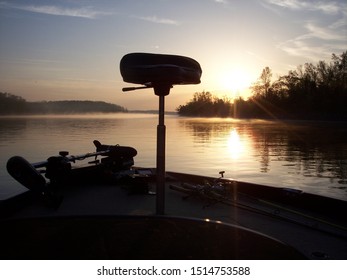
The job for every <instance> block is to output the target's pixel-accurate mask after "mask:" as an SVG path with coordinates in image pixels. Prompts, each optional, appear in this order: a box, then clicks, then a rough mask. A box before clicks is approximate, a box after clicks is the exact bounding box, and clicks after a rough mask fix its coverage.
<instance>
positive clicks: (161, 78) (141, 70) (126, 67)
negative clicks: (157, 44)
mask: <svg viewBox="0 0 347 280" xmlns="http://www.w3.org/2000/svg"><path fill="white" fill-rule="evenodd" d="M120 72H121V75H122V77H123V80H124V82H128V83H133V84H141V85H143V86H142V87H130V88H123V91H129V90H136V89H142V88H154V93H155V94H156V95H159V96H160V95H168V94H169V92H170V88H172V86H173V85H187V84H199V83H200V77H201V73H202V70H201V67H200V64H199V63H198V62H197V61H195V60H194V59H192V58H189V57H185V56H179V55H168V54H151V53H130V54H127V55H125V56H124V57H123V58H122V60H121V62H120Z"/></svg>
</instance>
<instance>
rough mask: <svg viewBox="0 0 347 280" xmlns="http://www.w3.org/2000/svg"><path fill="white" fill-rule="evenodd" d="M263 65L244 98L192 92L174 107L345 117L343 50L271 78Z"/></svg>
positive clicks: (205, 112)
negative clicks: (327, 60) (273, 78)
mask: <svg viewBox="0 0 347 280" xmlns="http://www.w3.org/2000/svg"><path fill="white" fill-rule="evenodd" d="M272 76H273V75H272V71H271V69H270V68H269V67H265V68H264V69H263V70H262V73H261V75H260V77H259V78H258V80H257V81H256V82H255V83H253V84H252V86H251V87H250V89H251V91H252V96H251V97H250V98H249V99H248V100H244V99H243V98H241V97H239V98H237V99H235V100H233V101H231V100H230V99H228V98H222V99H221V98H218V97H216V96H213V95H212V94H211V93H210V92H202V93H195V94H194V97H193V99H192V100H190V101H189V102H187V104H186V105H181V106H179V107H178V108H177V112H178V114H179V115H182V116H204V117H208V116H218V117H238V118H288V119H321V120H341V119H342V120H347V110H346V108H347V51H346V52H343V53H342V54H341V55H335V54H332V60H331V61H330V62H329V63H328V62H325V61H319V62H318V63H317V64H316V65H314V64H312V63H305V64H304V65H300V66H298V67H297V69H296V70H291V71H289V72H288V74H287V75H284V76H280V77H278V78H277V79H276V80H274V81H273V80H272Z"/></svg>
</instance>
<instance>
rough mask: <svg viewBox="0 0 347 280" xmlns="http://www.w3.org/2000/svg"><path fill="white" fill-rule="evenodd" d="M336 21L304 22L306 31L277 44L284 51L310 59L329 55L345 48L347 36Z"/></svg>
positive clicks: (319, 58) (318, 58)
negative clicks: (322, 23) (331, 22)
mask: <svg viewBox="0 0 347 280" xmlns="http://www.w3.org/2000/svg"><path fill="white" fill-rule="evenodd" d="M338 27H340V25H337V24H336V22H335V23H333V24H331V25H329V26H324V27H322V26H319V25H317V24H316V23H314V22H307V23H306V24H304V28H305V30H306V33H304V34H302V35H300V36H297V37H296V38H294V39H290V40H287V41H285V42H283V43H280V44H278V47H279V48H280V49H281V50H283V51H284V52H286V53H288V54H290V55H293V56H302V57H306V58H309V59H312V60H321V59H322V58H324V57H330V56H331V54H332V53H333V52H337V53H339V52H343V51H345V50H346V44H347V38H346V37H345V36H344V33H343V32H341V29H340V28H338Z"/></svg>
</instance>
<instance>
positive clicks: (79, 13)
mask: <svg viewBox="0 0 347 280" xmlns="http://www.w3.org/2000/svg"><path fill="white" fill-rule="evenodd" d="M0 5H1V6H3V7H6V8H10V9H17V10H22V11H27V12H32V13H39V14H47V15H55V16H68V17H80V18H88V19H95V18H97V17H98V16H100V15H107V14H109V13H106V12H101V11H95V10H93V8H92V7H81V8H65V7H59V6H53V5H42V6H37V5H15V4H12V3H7V2H2V3H0Z"/></svg>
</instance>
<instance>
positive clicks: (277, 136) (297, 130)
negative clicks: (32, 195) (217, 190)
mask: <svg viewBox="0 0 347 280" xmlns="http://www.w3.org/2000/svg"><path fill="white" fill-rule="evenodd" d="M157 123H158V119H157V116H156V115H151V114H130V113H129V114H123V113H122V114H110V115H88V116H85V115H84V116H30V117H1V118H0V159H1V161H0V198H6V197H9V196H12V195H14V194H15V193H18V192H21V191H23V190H24V188H23V187H22V186H20V184H19V183H17V182H16V181H14V180H13V179H12V178H11V177H10V176H9V175H8V174H7V171H6V161H7V160H8V159H9V158H10V157H11V156H14V155H20V156H23V157H25V158H26V159H27V160H28V161H30V162H37V161H42V160H45V159H47V158H48V157H49V156H51V155H56V154H57V153H58V152H59V151H60V150H67V151H69V152H70V154H72V155H79V154H83V153H86V152H92V151H94V150H95V148H94V146H93V143H92V141H93V140H94V139H98V140H99V141H100V142H102V143H105V144H110V145H115V144H120V145H124V146H132V147H134V148H136V149H137V151H138V155H137V156H136V157H135V165H137V166H144V167H155V164H156V126H157ZM165 124H166V127H167V134H166V136H167V138H166V140H167V141H166V170H170V171H179V172H185V173H194V174H203V175H209V176H218V172H219V171H221V170H224V171H225V177H227V178H233V179H236V180H241V181H247V182H253V183H260V184H267V185H271V186H277V187H290V188H295V189H301V190H304V191H307V192H311V193H316V194H321V195H325V196H329V197H335V198H339V199H343V200H347V125H346V123H330V122H286V123H284V122H280V121H261V120H236V119H219V118H217V119H205V118H182V117H178V116H174V115H168V116H166V118H165Z"/></svg>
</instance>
